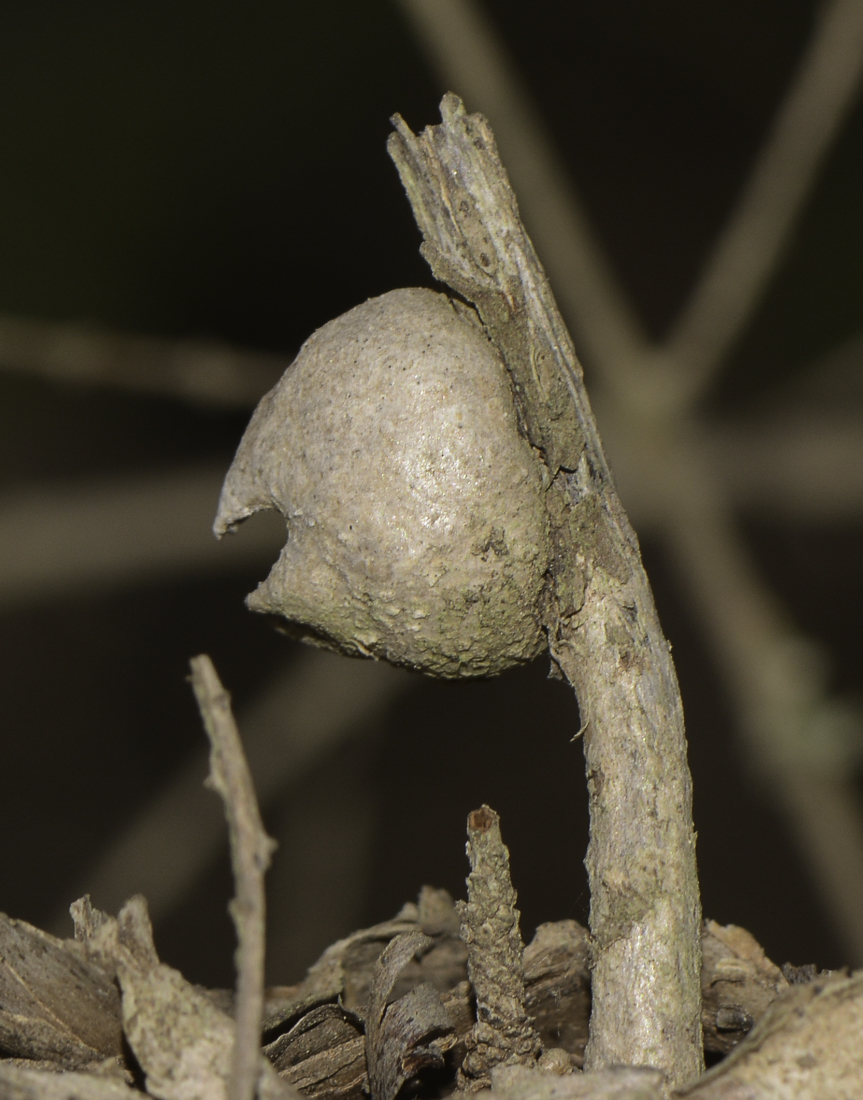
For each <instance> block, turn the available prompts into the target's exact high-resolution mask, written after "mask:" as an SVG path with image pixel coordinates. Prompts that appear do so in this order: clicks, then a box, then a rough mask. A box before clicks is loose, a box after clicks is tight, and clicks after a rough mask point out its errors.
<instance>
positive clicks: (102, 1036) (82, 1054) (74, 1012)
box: [0, 914, 123, 1069]
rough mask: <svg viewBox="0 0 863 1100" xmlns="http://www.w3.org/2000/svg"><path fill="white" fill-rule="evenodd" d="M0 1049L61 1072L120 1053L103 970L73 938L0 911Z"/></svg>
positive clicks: (116, 1015) (116, 1011)
mask: <svg viewBox="0 0 863 1100" xmlns="http://www.w3.org/2000/svg"><path fill="white" fill-rule="evenodd" d="M0 1006H2V1007H0V1051H3V1052H5V1053H6V1054H9V1055H17V1056H19V1057H23V1058H36V1059H45V1060H47V1061H51V1062H56V1063H57V1064H58V1065H59V1066H61V1067H63V1068H65V1069H78V1068H81V1067H83V1066H86V1065H87V1064H88V1063H91V1062H99V1061H101V1060H102V1059H104V1058H108V1057H115V1056H118V1055H120V1054H122V1049H123V1047H122V1042H123V1035H122V1026H121V1018H120V998H119V995H118V992H117V987H116V986H115V984H114V981H113V974H112V973H111V971H110V969H106V968H105V967H103V966H101V965H100V964H99V963H98V962H97V961H95V960H92V959H89V958H87V956H86V954H85V953H84V951H82V950H81V948H80V947H78V945H77V944H75V943H74V942H72V941H68V940H66V941H64V940H58V939H56V938H55V937H54V936H51V935H49V934H48V933H47V932H42V931H40V930H39V929H38V928H34V927H33V926H32V925H30V924H27V923H26V922H25V921H19V920H12V919H11V918H9V917H7V916H6V915H5V914H0Z"/></svg>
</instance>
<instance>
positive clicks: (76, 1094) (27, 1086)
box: [0, 1063, 142, 1100]
mask: <svg viewBox="0 0 863 1100" xmlns="http://www.w3.org/2000/svg"><path fill="white" fill-rule="evenodd" d="M141 1096H142V1094H141V1093H140V1092H139V1091H138V1090H137V1089H133V1088H131V1087H130V1086H129V1085H127V1084H125V1083H124V1082H123V1081H120V1080H118V1079H116V1078H113V1077H103V1076H97V1075H96V1074H92V1073H80V1072H74V1071H71V1070H67V1071H66V1072H61V1073H56V1072H55V1073H52V1072H50V1071H48V1072H45V1071H43V1070H38V1069H28V1068H25V1067H23V1066H10V1065H4V1064H3V1063H0V1097H2V1098H3V1100H141Z"/></svg>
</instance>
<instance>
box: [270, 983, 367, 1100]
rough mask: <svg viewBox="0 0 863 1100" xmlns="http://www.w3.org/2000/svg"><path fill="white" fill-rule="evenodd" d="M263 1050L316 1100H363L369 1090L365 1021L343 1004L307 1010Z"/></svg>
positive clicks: (282, 1074)
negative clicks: (363, 1024)
mask: <svg viewBox="0 0 863 1100" xmlns="http://www.w3.org/2000/svg"><path fill="white" fill-rule="evenodd" d="M264 1053H265V1054H266V1056H267V1057H268V1058H269V1059H270V1061H271V1062H272V1063H273V1065H274V1066H275V1068H276V1070H277V1071H278V1072H279V1074H280V1075H281V1076H282V1077H283V1078H284V1079H285V1080H286V1081H287V1082H288V1083H289V1084H291V1085H293V1087H294V1088H295V1089H297V1090H299V1091H300V1092H301V1093H302V1094H303V1096H305V1097H310V1098H312V1100H317V1098H318V1097H321V1098H326V1100H361V1098H362V1097H364V1096H365V1095H367V1093H368V1074H367V1072H366V1053H365V1036H364V1034H363V1026H362V1021H361V1020H360V1019H359V1018H358V1017H357V1016H356V1015H355V1014H354V1013H352V1012H348V1011H347V1010H346V1009H344V1008H342V1007H341V1005H335V1004H328V1005H319V1006H318V1007H317V1008H314V1009H312V1010H311V1011H310V1012H307V1013H306V1014H305V1015H304V1016H303V1017H302V1018H301V1019H300V1020H298V1021H297V1022H296V1023H295V1024H294V1026H293V1027H292V1028H291V1029H290V1030H289V1031H286V1032H285V1033H284V1034H282V1035H280V1036H279V1037H278V1038H277V1039H275V1040H274V1041H273V1042H271V1043H269V1044H268V1045H267V1046H265V1047H264Z"/></svg>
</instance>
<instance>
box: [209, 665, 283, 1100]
mask: <svg viewBox="0 0 863 1100" xmlns="http://www.w3.org/2000/svg"><path fill="white" fill-rule="evenodd" d="M191 666H192V688H193V689H194V692H195V698H196V699H197V701H198V708H199V710H200V711H201V717H202V718H203V720H204V727H205V729H206V731H207V736H208V737H209V739H210V777H209V779H208V781H207V782H208V784H209V786H211V787H212V788H213V789H214V790H215V791H216V792H217V793H218V794H219V795H221V798H222V801H223V802H224V804H225V816H226V817H227V819H228V829H229V832H230V837H231V865H232V867H233V870H234V881H235V883H236V890H237V896H236V897H235V898H234V900H233V901H232V902H231V906H230V909H231V916H232V917H233V919H234V924H235V926H236V929H237V940H238V945H237V954H236V963H237V998H236V1003H235V1006H234V1020H235V1024H236V1038H235V1040H234V1051H233V1056H232V1059H231V1075H230V1079H229V1082H228V1100H254V1097H255V1090H256V1086H257V1083H258V1078H259V1077H260V1074H261V1019H262V1016H263V1010H264V936H265V927H266V925H265V901H264V872H265V871H266V870H267V868H268V867H269V865H270V856H271V855H272V852H273V849H274V848H275V841H273V840H271V839H270V837H268V836H267V834H266V833H265V832H264V826H263V824H262V822H261V815H260V813H259V811H258V801H257V799H256V798H255V788H254V786H253V784H252V776H251V774H250V772H249V766H248V764H247V763H246V757H245V755H244V753H243V746H242V742H241V741H240V735H239V733H238V731H237V725H236V722H235V721H234V716H233V714H232V713H231V697H230V696H229V695H228V693H227V691H225V689H224V687H222V684H221V682H220V680H219V677H218V675H217V673H216V670H215V668H214V667H213V662H212V661H211V660H210V658H209V657H208V656H207V655H206V654H203V655H202V656H200V657H193V658H192V660H191Z"/></svg>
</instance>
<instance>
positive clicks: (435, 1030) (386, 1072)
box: [366, 932, 452, 1100]
mask: <svg viewBox="0 0 863 1100" xmlns="http://www.w3.org/2000/svg"><path fill="white" fill-rule="evenodd" d="M431 943H432V941H431V939H430V938H429V937H428V936H426V935H424V934H423V933H422V932H409V933H407V934H406V935H402V936H397V937H396V938H395V939H394V940H392V942H391V943H389V944H387V946H386V948H385V949H384V951H383V952H382V954H381V957H380V959H379V960H378V962H377V965H376V966H375V973H374V976H373V978H372V985H371V990H370V992H369V1008H368V1014H367V1016H366V1063H367V1065H368V1075H369V1086H370V1091H371V1095H372V1100H395V1096H396V1093H397V1092H398V1091H399V1089H400V1088H401V1087H402V1085H403V1084H404V1083H405V1082H406V1081H407V1080H409V1079H410V1078H411V1077H414V1076H415V1075H416V1074H418V1073H421V1072H422V1071H423V1070H426V1069H432V1068H435V1069H441V1068H443V1064H444V1059H443V1053H442V1051H441V1049H440V1047H439V1046H438V1045H437V1044H436V1040H437V1039H439V1038H440V1037H441V1036H443V1035H444V1034H445V1033H446V1032H451V1031H452V1022H451V1021H450V1018H449V1016H448V1014H447V1011H446V1009H445V1008H444V1006H443V1004H442V1003H441V998H440V994H439V993H437V992H436V990H435V989H434V987H433V986H432V985H430V984H429V983H428V982H423V983H422V984H420V985H418V986H416V987H415V988H413V989H411V990H410V991H409V992H408V993H406V994H405V995H404V996H403V997H401V998H399V1000H397V1001H392V1002H391V997H392V993H393V989H394V988H395V985H396V982H397V980H398V978H399V975H400V974H401V972H402V970H403V969H404V967H405V966H406V964H407V963H408V962H409V961H410V960H411V959H412V958H413V957H414V955H416V954H417V953H418V952H421V951H423V950H424V949H426V948H428V947H430V946H431Z"/></svg>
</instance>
